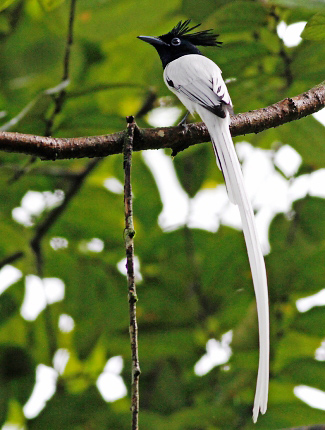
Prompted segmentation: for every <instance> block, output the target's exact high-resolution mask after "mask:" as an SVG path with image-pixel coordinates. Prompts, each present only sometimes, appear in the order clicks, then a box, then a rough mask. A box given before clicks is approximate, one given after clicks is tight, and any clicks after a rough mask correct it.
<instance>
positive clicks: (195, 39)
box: [159, 19, 222, 46]
mask: <svg viewBox="0 0 325 430" xmlns="http://www.w3.org/2000/svg"><path fill="white" fill-rule="evenodd" d="M190 22H191V20H190V19H187V20H186V21H184V22H182V21H179V23H178V24H177V25H175V27H174V28H173V29H172V30H171V31H170V32H169V33H166V34H163V35H162V36H159V39H161V40H163V41H164V42H169V41H170V39H172V38H174V37H180V38H182V39H185V40H188V41H189V42H190V43H192V44H193V45H198V46H220V45H221V44H222V42H218V41H217V40H216V39H217V37H218V36H219V34H213V33H211V31H213V30H212V29H210V30H202V31H197V32H196V33H191V34H188V33H189V32H190V31H192V30H194V29H195V28H197V27H199V26H200V25H201V24H197V25H195V26H194V27H191V28H190V27H189V24H190Z"/></svg>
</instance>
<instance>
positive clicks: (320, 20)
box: [301, 14, 325, 40]
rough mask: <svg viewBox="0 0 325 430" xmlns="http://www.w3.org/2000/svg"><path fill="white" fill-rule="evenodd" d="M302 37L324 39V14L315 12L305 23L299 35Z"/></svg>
mask: <svg viewBox="0 0 325 430" xmlns="http://www.w3.org/2000/svg"><path fill="white" fill-rule="evenodd" d="M301 36H302V37H303V38H304V39H309V40H324V39H325V15H323V14H316V15H314V16H313V17H312V19H311V20H310V21H309V22H308V23H307V25H306V27H305V29H304V31H303V32H302V35H301Z"/></svg>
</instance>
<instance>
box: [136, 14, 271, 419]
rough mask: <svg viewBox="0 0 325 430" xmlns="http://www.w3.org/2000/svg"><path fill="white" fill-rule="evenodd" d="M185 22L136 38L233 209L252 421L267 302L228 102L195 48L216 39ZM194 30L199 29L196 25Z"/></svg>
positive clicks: (259, 392) (264, 349) (263, 370)
mask: <svg viewBox="0 0 325 430" xmlns="http://www.w3.org/2000/svg"><path fill="white" fill-rule="evenodd" d="M189 23H190V20H186V21H184V22H182V21H180V22H179V23H178V24H177V25H176V26H175V27H174V28H173V29H172V30H171V31H170V32H169V33H167V34H164V35H162V36H159V37H151V36H139V39H141V40H143V41H145V42H148V43H150V44H151V45H153V46H154V47H155V48H156V50H157V52H158V54H159V56H160V59H161V61H162V64H163V68H164V81H165V83H166V85H167V87H168V88H169V89H170V90H171V91H172V92H173V93H174V94H176V96H177V97H178V98H179V100H180V101H181V102H182V103H183V105H184V106H185V107H186V108H187V109H188V111H189V112H191V113H194V112H197V113H198V114H199V115H200V117H201V119H202V121H203V122H204V123H205V125H206V127H207V129H208V131H209V133H210V136H211V142H212V145H213V149H214V152H215V155H216V160H217V165H218V167H219V169H220V170H221V171H222V173H223V176H224V180H225V183H226V188H227V192H228V196H229V199H230V201H231V202H232V203H234V204H235V205H237V206H238V208H239V211H240V215H241V220H242V226H243V232H244V237H245V242H246V248H247V253H248V258H249V263H250V267H251V272H252V278H253V284H254V290H255V296H256V304H257V314H258V326H259V350H260V355H259V366H258V375H257V384H256V392H255V399H254V407H253V421H254V422H256V421H257V418H258V415H259V412H261V413H262V414H264V413H265V412H266V409H267V399H268V387H269V337H270V336H269V303H268V289H267V278H266V269H265V263H264V258H263V254H262V251H261V247H260V243H259V239H258V235H257V229H256V224H255V219H254V213H253V209H252V205H251V203H250V201H249V198H248V196H247V192H246V189H245V184H244V180H243V175H242V171H241V167H240V163H239V161H238V157H237V154H236V151H235V148H234V144H233V141H232V138H231V135H230V130H229V124H230V113H231V112H232V103H231V99H230V96H229V93H228V90H227V87H226V85H225V83H224V81H223V78H222V75H221V70H220V69H219V67H218V66H217V65H216V64H215V63H214V62H213V61H211V60H210V59H209V58H207V57H205V56H203V55H202V54H201V52H200V51H199V50H198V48H197V46H198V45H199V46H218V45H220V44H221V42H218V41H216V38H217V37H218V35H215V34H212V33H211V30H205V31H198V32H196V33H189V32H190V31H192V30H194V29H195V28H197V27H198V25H196V26H194V27H192V28H189ZM199 25H200V24H199Z"/></svg>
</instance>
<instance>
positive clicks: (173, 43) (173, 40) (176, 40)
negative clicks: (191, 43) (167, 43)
mask: <svg viewBox="0 0 325 430" xmlns="http://www.w3.org/2000/svg"><path fill="white" fill-rule="evenodd" d="M171 43H172V45H173V46H178V45H180V44H181V41H180V39H179V38H178V37H174V39H172V42H171Z"/></svg>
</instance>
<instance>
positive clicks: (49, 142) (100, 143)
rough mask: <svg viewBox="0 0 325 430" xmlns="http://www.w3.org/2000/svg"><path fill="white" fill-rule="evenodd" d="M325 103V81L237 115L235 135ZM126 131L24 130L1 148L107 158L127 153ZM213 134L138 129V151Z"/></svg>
mask: <svg viewBox="0 0 325 430" xmlns="http://www.w3.org/2000/svg"><path fill="white" fill-rule="evenodd" d="M324 105H325V82H322V83H321V84H319V85H317V86H316V87H314V88H312V89H310V90H309V91H307V92H305V93H303V94H300V95H298V96H296V97H293V98H286V99H284V100H281V101H280V102H278V103H275V104H273V105H270V106H268V107H265V108H262V109H257V110H254V111H250V112H246V113H240V114H238V115H234V116H233V117H232V119H231V126H230V129H231V134H232V136H240V135H244V134H249V133H259V132H261V131H264V130H267V129H269V128H272V127H278V126H279V125H282V124H285V123H287V122H290V121H294V120H297V119H300V118H303V117H305V116H308V115H310V114H312V113H315V112H317V111H319V110H320V109H322V108H323V107H324ZM124 134H125V132H124V131H120V132H118V133H114V134H110V135H106V136H93V137H79V138H66V139H61V138H54V137H41V136H34V135H29V134H21V133H10V132H1V133H0V150H3V151H7V152H17V153H21V154H27V155H33V156H36V157H40V158H41V159H44V160H56V159H67V158H83V157H90V158H91V157H105V156H107V155H112V154H119V153H122V152H123V141H124ZM209 140H210V136H209V133H208V131H207V129H206V127H205V125H204V124H203V123H196V124H189V125H188V126H187V127H182V126H176V127H162V128H145V129H136V130H135V134H134V151H141V150H144V149H159V148H171V149H172V150H173V153H174V154H175V153H177V152H179V151H181V150H183V149H185V148H187V147H189V146H191V145H195V144H197V143H202V142H208V141H209Z"/></svg>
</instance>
